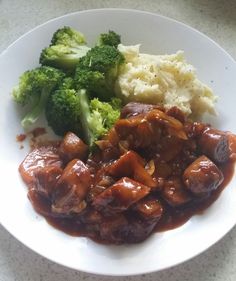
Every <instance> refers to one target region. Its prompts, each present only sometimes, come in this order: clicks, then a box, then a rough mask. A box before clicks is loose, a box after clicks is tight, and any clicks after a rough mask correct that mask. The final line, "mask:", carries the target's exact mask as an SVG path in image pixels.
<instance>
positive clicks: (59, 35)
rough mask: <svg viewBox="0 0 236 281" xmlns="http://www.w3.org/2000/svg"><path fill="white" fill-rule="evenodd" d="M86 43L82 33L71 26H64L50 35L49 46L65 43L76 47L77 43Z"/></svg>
mask: <svg viewBox="0 0 236 281" xmlns="http://www.w3.org/2000/svg"><path fill="white" fill-rule="evenodd" d="M83 44H86V40H85V37H84V35H83V34H82V33H81V32H79V31H77V30H75V29H74V28H72V27H69V26H64V27H63V28H60V29H58V30H57V31H56V32H55V33H54V34H53V36H52V40H51V46H53V45H65V46H70V47H77V46H78V45H83Z"/></svg>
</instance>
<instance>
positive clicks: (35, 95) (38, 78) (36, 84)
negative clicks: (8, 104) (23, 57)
mask: <svg viewBox="0 0 236 281" xmlns="http://www.w3.org/2000/svg"><path fill="white" fill-rule="evenodd" d="M63 77H64V73H63V72H61V71H60V70H57V69H55V68H52V67H47V66H42V67H38V68H35V69H33V70H30V71H26V72H24V73H23V74H22V75H21V77H20V80H19V84H18V85H17V86H15V87H14V89H13V92H12V95H13V98H14V100H15V101H16V102H17V103H19V104H21V105H28V106H29V107H30V109H29V112H28V113H27V114H26V115H25V117H24V118H23V119H22V121H21V125H22V126H23V127H24V128H27V127H28V126H30V125H32V124H33V123H35V122H36V121H37V119H38V118H39V116H40V114H41V112H42V111H43V110H44V108H45V106H46V103H47V100H48V97H49V95H50V93H51V92H52V91H53V89H54V88H55V87H56V86H57V84H58V83H59V82H60V80H61V79H62V78H63Z"/></svg>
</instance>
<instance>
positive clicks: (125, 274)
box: [0, 8, 236, 277]
mask: <svg viewBox="0 0 236 281" xmlns="http://www.w3.org/2000/svg"><path fill="white" fill-rule="evenodd" d="M94 12H96V13H102V12H118V13H119V12H129V13H134V14H145V15H147V16H153V17H159V18H162V19H164V20H167V21H170V22H172V23H175V24H177V25H181V26H182V27H184V28H187V29H189V30H191V31H192V32H194V33H197V34H199V35H200V36H201V37H204V38H205V39H206V40H208V41H210V42H211V43H212V44H213V45H214V46H215V47H217V48H218V49H220V50H221V52H223V53H224V55H225V56H227V57H228V59H230V60H231V61H232V63H234V64H236V59H234V58H233V56H232V55H231V54H229V53H228V52H227V51H226V50H225V49H224V48H223V47H221V46H220V45H219V43H217V42H216V41H214V40H213V39H211V38H210V37H208V36H207V35H206V34H205V33H203V32H201V31H199V30H197V29H196V28H194V27H192V26H190V25H188V24H186V23H183V22H181V21H178V20H176V19H173V18H171V17H168V16H164V15H161V14H159V13H155V12H150V11H146V10H139V9H127V8H96V9H85V10H78V11H74V12H70V13H66V14H63V15H60V16H57V17H54V18H51V19H49V20H47V21H45V22H43V23H41V24H39V25H37V26H35V27H33V28H32V29H30V30H28V31H27V32H25V33H24V34H22V35H21V36H19V37H18V38H17V39H16V40H14V41H13V42H12V43H10V45H8V46H7V47H6V48H5V49H4V50H3V51H2V52H1V53H0V59H1V58H2V57H3V56H4V55H5V54H6V53H7V51H8V50H9V49H10V48H12V47H13V46H14V45H16V44H17V43H18V41H20V40H22V39H24V37H26V36H28V34H31V33H33V32H35V31H36V30H37V29H40V28H41V27H43V26H45V25H47V24H49V23H51V22H54V21H57V20H59V19H62V18H65V17H68V18H69V17H71V16H75V15H79V14H86V13H88V14H89V13H94ZM235 172H236V165H235V171H234V173H235ZM45 222H46V221H45ZM0 224H1V225H2V226H3V228H4V229H6V230H7V232H8V233H9V234H10V235H11V236H12V237H14V238H15V239H16V240H18V241H19V242H20V243H22V244H23V245H24V246H26V247H27V248H28V249H30V250H31V251H33V252H34V253H36V254H37V255H39V256H41V257H43V258H45V259H47V260H48V261H51V262H53V263H56V264H59V265H61V266H63V267H65V268H70V269H73V270H77V271H81V272H86V273H90V274H96V275H101V276H117V277H118V276H137V275H141V274H148V273H153V272H160V271H163V270H167V269H170V268H173V267H176V266H178V265H180V264H183V263H185V262H187V261H191V260H192V259H193V258H195V257H197V256H199V255H200V254H202V253H204V252H205V251H207V250H208V249H209V248H211V247H212V246H213V245H215V244H216V243H218V242H219V241H220V240H221V239H223V238H224V237H225V235H226V234H228V233H229V232H230V231H231V230H232V229H233V228H234V227H235V225H236V219H235V223H234V225H232V226H231V227H230V228H228V229H227V230H226V231H224V234H223V235H222V236H221V237H220V238H217V239H214V240H213V241H212V242H211V243H210V244H209V245H208V246H207V247H206V248H204V250H201V251H200V252H198V253H194V254H192V255H191V256H190V257H188V258H187V259H184V260H181V261H179V262H176V263H174V264H172V265H169V266H165V267H164V268H162V269H157V270H155V269H152V270H148V269H146V270H138V271H136V272H129V273H122V272H120V273H102V272H101V271H96V270H87V269H80V268H75V267H73V266H70V265H68V264H64V263H63V262H60V261H55V260H54V259H52V258H50V257H47V256H46V255H44V254H43V253H41V252H40V251H39V250H37V249H34V248H32V247H31V246H30V245H27V242H25V241H24V240H23V239H21V238H18V237H17V236H16V235H14V233H12V231H11V229H8V226H7V225H4V224H3V223H2V215H1V214H0ZM103 272H104V270H103Z"/></svg>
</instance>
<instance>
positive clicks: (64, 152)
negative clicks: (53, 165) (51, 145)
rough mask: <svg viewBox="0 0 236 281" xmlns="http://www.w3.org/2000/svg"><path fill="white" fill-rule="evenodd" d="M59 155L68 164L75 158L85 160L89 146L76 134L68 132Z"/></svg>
mask: <svg viewBox="0 0 236 281" xmlns="http://www.w3.org/2000/svg"><path fill="white" fill-rule="evenodd" d="M59 154H60V157H61V158H62V159H63V160H64V162H66V163H68V162H69V161H70V160H72V159H75V158H77V159H80V160H85V159H86V157H87V155H88V146H87V145H86V144H85V143H84V142H83V141H82V140H81V139H80V138H79V137H78V136H76V135H75V134H74V133H72V132H68V133H66V135H65V136H64V138H63V140H62V142H61V145H60V148H59Z"/></svg>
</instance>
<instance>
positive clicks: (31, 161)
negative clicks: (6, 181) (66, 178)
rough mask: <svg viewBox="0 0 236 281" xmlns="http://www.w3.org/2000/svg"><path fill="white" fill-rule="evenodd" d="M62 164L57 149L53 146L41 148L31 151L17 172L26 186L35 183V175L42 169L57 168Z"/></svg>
mask: <svg viewBox="0 0 236 281" xmlns="http://www.w3.org/2000/svg"><path fill="white" fill-rule="evenodd" d="M62 166H63V163H62V161H61V159H60V157H59V154H58V149H57V147H55V146H53V145H48V146H41V147H38V148H35V149H33V150H32V151H31V152H30V153H29V154H28V155H27V156H26V157H25V159H24V161H23V162H22V163H21V164H20V166H19V172H20V174H21V176H22V178H23V180H24V182H25V183H26V184H27V185H28V186H33V185H34V184H35V182H36V178H35V173H36V172H38V171H39V170H41V169H42V168H44V167H59V168H61V167H62Z"/></svg>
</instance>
